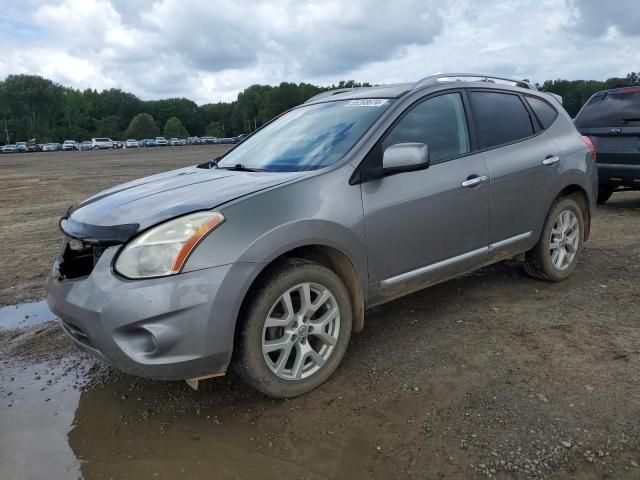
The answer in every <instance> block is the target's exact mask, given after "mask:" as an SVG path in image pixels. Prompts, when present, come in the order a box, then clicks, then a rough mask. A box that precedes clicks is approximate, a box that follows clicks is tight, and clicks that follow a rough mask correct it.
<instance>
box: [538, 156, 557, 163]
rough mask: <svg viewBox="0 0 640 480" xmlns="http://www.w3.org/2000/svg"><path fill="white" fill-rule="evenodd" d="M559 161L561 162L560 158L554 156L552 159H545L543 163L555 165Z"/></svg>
mask: <svg viewBox="0 0 640 480" xmlns="http://www.w3.org/2000/svg"><path fill="white" fill-rule="evenodd" d="M559 161H560V157H558V156H557V155H554V156H550V157H547V158H545V159H544V160H543V161H542V164H543V165H555V164H556V163H558V162H559Z"/></svg>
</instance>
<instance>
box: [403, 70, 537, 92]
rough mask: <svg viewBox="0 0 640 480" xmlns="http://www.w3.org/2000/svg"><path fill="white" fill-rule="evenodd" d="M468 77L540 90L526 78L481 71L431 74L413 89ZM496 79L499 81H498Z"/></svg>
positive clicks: (458, 80)
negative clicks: (514, 77)
mask: <svg viewBox="0 0 640 480" xmlns="http://www.w3.org/2000/svg"><path fill="white" fill-rule="evenodd" d="M467 78H469V79H475V80H472V81H475V82H489V83H498V82H506V83H512V84H513V85H514V86H515V87H521V88H526V89H528V90H538V89H537V88H536V86H535V85H534V84H532V83H530V82H527V81H525V80H514V79H513V78H505V77H496V76H495V75H484V74H480V73H438V74H436V75H430V76H428V77H425V78H423V79H422V80H420V81H418V82H416V83H415V84H414V85H413V90H416V89H418V88H421V87H426V86H428V85H436V84H438V83H443V82H462V81H465V80H464V79H467ZM496 80H497V81H498V82H496Z"/></svg>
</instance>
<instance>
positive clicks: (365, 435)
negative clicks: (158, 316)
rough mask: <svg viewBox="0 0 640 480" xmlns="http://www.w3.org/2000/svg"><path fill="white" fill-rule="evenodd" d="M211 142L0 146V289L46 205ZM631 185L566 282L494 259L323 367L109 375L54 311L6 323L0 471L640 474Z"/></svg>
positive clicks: (50, 238)
mask: <svg viewBox="0 0 640 480" xmlns="http://www.w3.org/2000/svg"><path fill="white" fill-rule="evenodd" d="M218 151H219V150H217V149H216V148H215V147H201V148H199V147H193V148H185V149H176V148H172V149H146V150H140V151H125V152H122V151H120V152H111V151H109V152H87V153H82V152H73V153H69V154H64V153H52V154H38V155H24V156H15V155H12V156H5V157H0V170H1V172H2V175H1V177H0V254H1V257H0V258H2V267H1V268H0V271H1V272H2V275H1V276H0V305H8V304H15V303H18V302H22V301H24V300H27V299H37V298H39V297H42V296H43V294H44V291H43V280H44V278H45V275H46V271H47V270H48V268H49V266H50V264H51V259H52V257H53V256H54V255H55V254H56V251H57V247H58V237H59V234H58V232H57V227H56V219H57V217H58V216H59V215H60V214H61V213H62V212H63V211H64V210H65V209H66V208H67V207H68V205H69V204H71V203H72V202H75V201H78V200H81V199H82V198H84V197H86V196H88V195H90V194H92V193H94V192H96V191H97V190H100V189H102V188H105V187H107V186H110V185H112V184H115V183H118V182H121V181H124V180H127V179H130V178H135V177H138V176H142V175H147V174H150V173H154V172H157V171H162V170H167V169H169V168H173V167H178V166H183V165H188V164H193V163H196V162H199V161H203V160H206V159H210V158H212V157H215V156H216V154H217V152H218ZM639 323H640V193H626V194H616V195H614V196H613V197H612V199H611V201H610V202H609V203H608V204H607V205H606V206H605V207H604V208H601V209H600V210H599V211H598V214H597V216H596V218H595V219H594V223H593V231H592V238H591V239H590V241H589V242H588V243H587V244H586V249H585V251H584V255H583V257H582V259H581V262H580V264H579V266H578V269H577V271H576V273H575V275H574V276H573V277H572V278H570V279H569V280H567V281H565V282H564V283H562V284H549V283H544V282H539V281H535V280H532V279H530V278H528V277H526V276H525V275H524V273H523V271H522V269H521V268H520V267H519V266H518V265H517V264H510V265H506V264H501V265H497V266H494V267H490V268H487V269H484V270H482V271H480V272H477V273H475V274H472V275H469V276H466V277H464V278H460V279H456V280H453V281H450V282H448V283H445V284H442V285H439V286H436V287H433V288H430V289H428V290H425V291H423V292H419V293H416V294H414V295H411V296H409V297H406V298H404V299H401V300H398V301H395V302H392V303H390V304H387V305H385V306H383V307H379V308H376V309H374V310H372V311H370V312H369V313H368V314H367V316H366V323H365V330H364V332H363V333H362V334H359V335H356V336H354V337H353V339H352V341H351V345H350V348H349V350H348V352H347V355H346V357H345V360H344V362H343V365H342V366H341V367H340V368H339V369H338V371H337V372H336V374H335V375H334V376H333V377H332V378H331V379H330V380H329V381H328V382H327V383H326V384H325V385H323V386H321V387H320V388H319V389H317V390H316V391H314V392H311V393H310V394H308V395H305V396H303V397H301V398H297V399H294V400H290V401H271V400H267V399H265V398H264V397H262V396H261V395H259V394H257V393H256V392H254V391H252V390H251V389H249V388H247V387H245V386H244V385H243V384H242V383H241V382H240V381H239V380H238V379H237V378H236V377H235V376H233V375H229V376H228V377H226V378H223V379H217V380H211V381H208V382H204V383H203V384H202V385H201V388H200V390H199V391H198V392H194V391H192V390H190V389H189V388H188V387H187V386H186V385H185V384H184V383H182V382H171V383H168V382H157V381H150V380H142V379H138V378H134V377H130V376H127V375H122V374H119V373H117V372H115V371H113V370H112V369H110V368H108V367H105V366H103V365H102V364H100V363H98V362H94V361H93V360H92V359H90V358H89V357H87V356H85V355H83V354H80V353H79V352H76V351H75V350H74V349H73V348H72V347H71V346H70V344H69V342H68V341H67V340H66V339H65V338H64V337H63V336H62V335H61V333H60V331H59V330H58V328H57V327H56V326H55V324H54V323H45V324H40V325H36V326H33V327H28V328H23V329H19V330H1V329H0V359H1V360H0V432H2V434H1V435H0V478H2V479H13V478H55V479H57V478H61V479H62V478H77V477H80V476H82V477H84V478H88V479H94V478H97V479H100V478H105V479H108V478H114V479H122V478H135V479H142V478H168V479H174V478H205V477H207V478H216V479H226V478H260V479H268V478H340V479H341V478H363V479H364V478H380V479H390V478H441V477H444V478H460V479H467V478H482V477H494V478H499V479H506V478H515V479H524V478H531V477H535V478H551V479H563V478H580V479H582V478H588V479H591V478H593V479H595V478H625V479H626V478H628V479H635V478H640V467H639V466H638V463H640V377H639V375H638V372H639V371H640V370H639V369H640V325H639Z"/></svg>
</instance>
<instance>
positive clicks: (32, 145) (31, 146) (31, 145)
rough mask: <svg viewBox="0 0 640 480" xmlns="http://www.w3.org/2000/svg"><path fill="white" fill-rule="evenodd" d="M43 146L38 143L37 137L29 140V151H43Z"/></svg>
mask: <svg viewBox="0 0 640 480" xmlns="http://www.w3.org/2000/svg"><path fill="white" fill-rule="evenodd" d="M41 151H42V147H41V146H40V145H39V144H37V143H36V139H35V138H32V139H31V140H29V141H28V142H27V152H41Z"/></svg>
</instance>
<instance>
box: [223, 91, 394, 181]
mask: <svg viewBox="0 0 640 480" xmlns="http://www.w3.org/2000/svg"><path fill="white" fill-rule="evenodd" d="M390 104H391V100H387V99H361V100H343V101H335V102H328V103H320V104H316V105H308V106H303V107H300V108H296V109H295V110H291V111H289V112H287V113H285V114H284V115H282V116H280V117H279V118H277V119H276V120H275V121H273V122H272V123H271V124H269V125H268V126H266V127H265V128H263V129H262V130H260V131H259V132H258V133H256V134H254V135H253V136H251V137H249V138H248V139H246V140H245V141H244V142H242V143H241V144H239V145H238V146H237V147H236V148H234V149H233V150H232V151H231V152H229V153H228V154H227V155H226V156H225V157H224V158H222V160H220V162H218V168H234V167H236V166H242V167H244V168H247V169H256V170H267V171H278V172H297V171H303V170H316V169H318V168H322V167H326V166H328V165H331V164H333V163H335V162H337V161H338V160H340V159H341V158H342V157H343V156H344V155H345V154H346V153H347V152H348V151H349V150H350V149H351V147H353V145H354V144H355V143H356V142H357V141H358V140H359V139H360V137H362V135H363V134H364V133H365V132H366V131H367V130H368V129H369V127H370V126H371V125H372V124H373V122H375V121H376V119H377V118H378V117H380V115H381V114H382V112H384V111H385V110H386V109H387V108H388V107H389V105H390Z"/></svg>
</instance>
